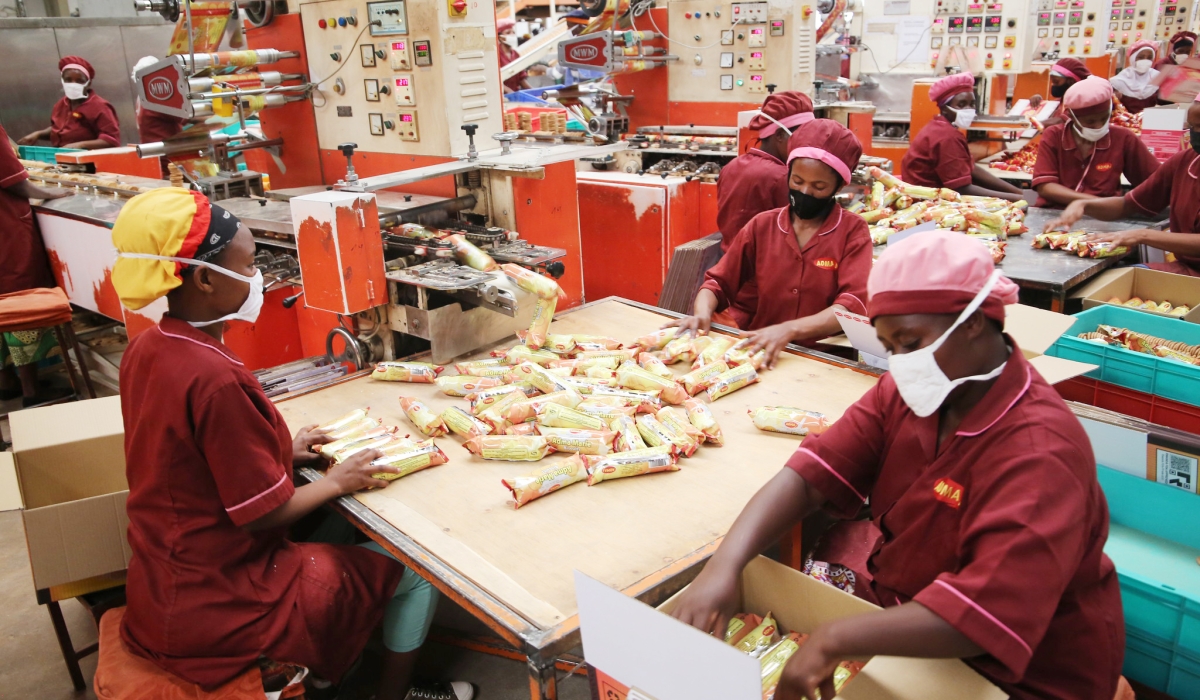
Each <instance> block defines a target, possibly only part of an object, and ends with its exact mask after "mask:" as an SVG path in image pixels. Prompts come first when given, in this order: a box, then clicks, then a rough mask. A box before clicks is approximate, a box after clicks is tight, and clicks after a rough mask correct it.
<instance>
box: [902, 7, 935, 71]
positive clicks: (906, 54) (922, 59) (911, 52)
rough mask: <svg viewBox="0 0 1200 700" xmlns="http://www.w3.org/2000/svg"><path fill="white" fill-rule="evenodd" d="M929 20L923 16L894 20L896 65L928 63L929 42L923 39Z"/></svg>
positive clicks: (909, 16) (910, 16)
mask: <svg viewBox="0 0 1200 700" xmlns="http://www.w3.org/2000/svg"><path fill="white" fill-rule="evenodd" d="M929 25H930V19H929V17H926V16H923V15H908V16H906V17H897V18H896V64H897V65H899V64H902V63H928V62H929V42H928V41H927V40H926V39H925V35H926V30H928V29H929Z"/></svg>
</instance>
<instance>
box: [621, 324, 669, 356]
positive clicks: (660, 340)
mask: <svg viewBox="0 0 1200 700" xmlns="http://www.w3.org/2000/svg"><path fill="white" fill-rule="evenodd" d="M678 332H679V329H678V328H676V327H675V326H672V327H670V328H663V329H662V330H657V331H654V332H653V333H647V334H646V335H643V336H641V337H640V338H637V339H635V340H634V341H633V342H632V343H631V344H629V345H627V346H626V347H636V348H640V349H641V350H644V351H648V352H652V351H655V350H662V349H663V348H665V347H666V346H667V343H669V342H671V341H672V340H674V339H675V334H676V333H678Z"/></svg>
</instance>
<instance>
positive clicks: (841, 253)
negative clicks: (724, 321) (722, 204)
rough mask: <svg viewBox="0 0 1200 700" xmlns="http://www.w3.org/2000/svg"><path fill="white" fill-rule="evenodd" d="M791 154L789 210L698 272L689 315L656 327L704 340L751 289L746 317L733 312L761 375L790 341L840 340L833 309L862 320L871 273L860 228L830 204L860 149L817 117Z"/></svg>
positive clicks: (856, 219)
mask: <svg viewBox="0 0 1200 700" xmlns="http://www.w3.org/2000/svg"><path fill="white" fill-rule="evenodd" d="M788 147H789V148H790V149H791V152H790V153H789V155H788V172H789V180H788V199H789V205H788V206H787V207H780V208H779V209H772V210H770V211H765V212H763V213H761V214H759V215H758V216H756V217H754V218H753V219H751V220H750V223H748V224H746V227H745V228H743V229H742V232H741V233H739V234H738V235H737V238H735V239H734V241H733V245H732V246H730V247H729V251H728V252H727V253H726V254H725V257H723V258H721V261H720V262H718V263H717V264H716V265H715V266H714V267H712V268H711V269H709V270H708V272H707V273H706V274H705V280H704V284H703V285H702V286H701V288H700V292H699V293H698V294H697V295H696V301H695V303H694V305H693V310H692V313H693V315H692V316H685V317H683V318H681V319H679V320H677V321H673V322H671V323H668V324H666V326H663V327H664V328H666V327H667V326H678V327H679V328H680V330H681V331H685V332H693V333H696V332H700V333H706V332H708V328H709V325H710V324H711V323H712V316H713V313H715V312H717V311H721V310H723V309H725V308H726V307H729V306H730V300H732V299H735V298H739V290H742V289H743V288H744V287H745V286H746V285H748V284H755V285H756V286H757V289H758V293H757V299H756V300H755V304H754V307H753V312H752V314H750V315H748V316H747V315H744V314H742V312H741V310H739V309H736V308H734V309H732V311H733V312H734V315H735V320H736V321H737V324H738V327H739V328H741V329H743V332H742V335H743V336H744V337H746V338H748V339H749V341H750V342H749V349H750V350H751V351H752V352H755V351H757V350H758V349H759V348H762V349H763V350H765V351H766V357H765V361H764V366H765V367H768V368H773V367H774V366H775V362H776V359H777V357H778V355H779V353H780V351H782V350H783V348H784V347H785V346H786V345H787V344H788V343H791V342H799V343H803V344H806V345H811V344H813V343H815V341H817V340H820V339H822V338H826V337H828V336H830V335H833V334H835V333H838V332H839V331H840V330H841V326H840V325H839V324H838V322H837V319H836V318H835V317H834V310H835V309H841V310H850V311H852V312H854V313H866V307H865V305H864V304H863V301H862V299H863V294H864V293H865V291H866V283H867V275H868V274H869V273H870V271H871V236H870V234H869V233H868V231H867V224H866V222H865V221H863V219H862V217H861V216H859V215H858V214H853V213H851V212H849V211H846V210H845V209H843V208H842V207H841V206H840V205H838V203H837V201H836V200H834V195H836V194H837V193H838V190H840V189H841V188H842V186H843V185H845V184H846V183H848V182H850V173H851V172H852V171H853V170H854V168H855V167H856V166H857V165H858V159H859V157H860V156H861V155H862V144H860V143H859V142H858V139H857V138H856V137H855V136H854V134H853V133H851V132H850V130H849V129H847V128H846V127H844V126H842V125H841V124H838V123H837V122H835V121H833V120H830V119H815V120H813V121H811V122H808V123H807V124H804V125H803V126H801V127H799V128H798V129H797V131H796V133H795V134H794V135H792V138H791V140H790V141H789V142H788Z"/></svg>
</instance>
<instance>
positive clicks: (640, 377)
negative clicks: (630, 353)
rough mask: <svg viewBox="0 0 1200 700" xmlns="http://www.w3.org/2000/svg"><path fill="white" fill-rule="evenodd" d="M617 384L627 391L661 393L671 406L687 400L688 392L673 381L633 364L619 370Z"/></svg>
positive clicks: (630, 363) (626, 364)
mask: <svg viewBox="0 0 1200 700" xmlns="http://www.w3.org/2000/svg"><path fill="white" fill-rule="evenodd" d="M617 382H618V383H619V384H620V385H621V386H622V387H624V388H626V389H634V390H640V391H659V392H661V393H660V394H659V396H660V397H661V398H662V400H663V401H666V402H667V403H669V404H681V403H683V402H684V401H686V400H687V398H688V395H687V392H686V391H684V389H683V387H681V386H679V384H678V383H677V382H675V380H673V379H664V378H662V377H659V376H657V375H655V374H652V373H650V372H647V371H646V370H644V369H642V368H641V367H638V366H637V365H635V364H633V363H632V362H626V363H625V364H623V365H621V366H620V367H618V368H617Z"/></svg>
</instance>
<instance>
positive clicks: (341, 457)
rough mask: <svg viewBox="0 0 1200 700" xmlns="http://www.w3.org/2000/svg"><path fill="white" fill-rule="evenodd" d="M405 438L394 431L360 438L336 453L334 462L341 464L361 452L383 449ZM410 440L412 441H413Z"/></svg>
mask: <svg viewBox="0 0 1200 700" xmlns="http://www.w3.org/2000/svg"><path fill="white" fill-rule="evenodd" d="M404 439H405V438H397V437H396V436H395V435H394V434H393V433H390V432H389V433H384V434H383V435H379V436H377V437H373V438H367V439H366V440H359V441H357V442H355V443H353V444H351V445H347V446H346V447H343V448H342V449H340V450H338V451H337V452H336V453H334V455H333V462H334V464H341V463H342V462H345V461H346V460H348V459H350V458H351V457H353V456H354V455H356V454H358V453H359V452H365V451H366V450H383V448H385V447H388V446H390V445H391V444H392V443H393V442H396V441H397V440H404ZM409 442H410V443H411V441H409Z"/></svg>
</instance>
